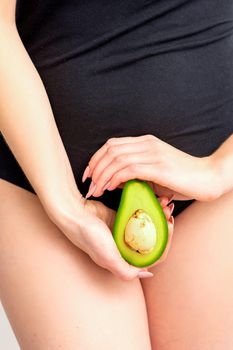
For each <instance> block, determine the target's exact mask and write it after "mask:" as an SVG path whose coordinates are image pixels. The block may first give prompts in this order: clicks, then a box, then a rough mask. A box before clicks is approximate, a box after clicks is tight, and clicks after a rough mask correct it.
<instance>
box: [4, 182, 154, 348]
mask: <svg viewBox="0 0 233 350" xmlns="http://www.w3.org/2000/svg"><path fill="white" fill-rule="evenodd" d="M0 197H1V202H0V203H1V204H0V222H1V231H0V298H1V301H2V303H3V307H4V309H5V311H6V314H7V316H8V318H9V321H10V323H11V325H12V327H13V330H14V332H15V335H16V338H17V339H18V342H19V344H20V347H21V349H22V350H32V349H33V350H58V349H62V350H75V349H85V350H94V349H103V350H109V349H112V350H120V349H122V346H123V348H125V349H128V350H131V349H132V350H141V349H144V350H150V349H151V346H150V337H149V330H148V323H147V313H146V306H145V301H144V296H143V291H142V288H141V284H140V280H139V279H138V278H136V279H133V280H131V281H124V280H122V279H120V278H118V277H116V276H114V275H113V274H112V273H111V272H109V271H108V270H106V269H103V268H102V267H100V266H98V265H97V264H96V263H94V262H93V260H91V258H90V257H89V256H88V255H87V254H86V253H84V252H83V251H82V250H81V249H79V248H78V247H76V246H75V245H74V244H73V243H71V241H70V240H68V238H67V237H66V236H65V235H64V233H62V232H61V231H60V230H59V229H58V228H57V227H56V225H55V224H54V223H53V222H52V221H50V219H49V218H48V216H47V214H46V212H45V211H44V210H43V207H42V205H41V203H40V201H39V200H38V198H37V196H35V195H34V194H32V193H30V192H28V191H26V190H24V189H22V188H19V187H18V186H15V185H13V184H10V183H9V182H7V181H5V180H0Z"/></svg>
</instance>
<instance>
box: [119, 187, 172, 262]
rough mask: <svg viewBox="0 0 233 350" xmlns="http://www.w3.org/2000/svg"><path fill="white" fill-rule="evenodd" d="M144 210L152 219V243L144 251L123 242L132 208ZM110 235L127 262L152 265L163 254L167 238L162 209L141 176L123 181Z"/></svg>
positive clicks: (132, 212) (133, 211) (166, 226)
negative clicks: (148, 250) (154, 242)
mask: <svg viewBox="0 0 233 350" xmlns="http://www.w3.org/2000/svg"><path fill="white" fill-rule="evenodd" d="M138 209H142V210H144V211H145V212H146V213H147V214H148V215H149V216H150V218H151V219H152V221H153V224H154V226H155V229H156V244H155V246H154V247H153V250H152V251H151V252H150V253H148V254H141V253H139V252H137V251H135V250H133V249H131V247H129V245H128V244H127V243H126V242H125V239H124V237H125V227H126V225H127V223H128V221H129V219H130V217H131V216H132V215H133V214H134V213H135V212H136V210H138ZM113 237H114V240H115V242H116V245H117V247H118V249H119V251H120V253H121V256H122V257H123V258H124V259H125V260H126V261H127V262H128V263H130V264H131V265H134V266H138V267H146V266H149V265H152V264H154V263H155V261H157V260H158V259H159V258H160V256H161V255H162V254H163V252H164V250H165V248H166V245H167V241H168V225H167V220H166V217H165V215H164V212H163V209H162V207H161V205H160V203H159V201H158V199H157V198H156V195H155V194H154V192H153V190H152V188H151V187H150V185H149V184H148V183H147V182H145V181H141V180H129V181H127V182H126V184H125V185H124V188H123V191H122V194H121V200H120V204H119V208H118V210H117V213H116V217H115V222H114V227H113Z"/></svg>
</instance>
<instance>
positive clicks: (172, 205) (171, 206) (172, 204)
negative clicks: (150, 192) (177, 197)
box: [168, 203, 175, 215]
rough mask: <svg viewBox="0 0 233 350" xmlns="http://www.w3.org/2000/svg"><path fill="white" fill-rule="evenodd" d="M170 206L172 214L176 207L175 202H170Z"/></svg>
mask: <svg viewBox="0 0 233 350" xmlns="http://www.w3.org/2000/svg"><path fill="white" fill-rule="evenodd" d="M168 208H169V209H170V211H171V215H172V213H173V210H174V208H175V204H174V203H171V204H169V205H168Z"/></svg>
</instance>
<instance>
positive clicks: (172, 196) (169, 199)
mask: <svg viewBox="0 0 233 350" xmlns="http://www.w3.org/2000/svg"><path fill="white" fill-rule="evenodd" d="M174 197H175V195H174V194H172V195H171V196H169V197H168V203H167V204H169V203H170V202H171V201H172V200H173V198H174Z"/></svg>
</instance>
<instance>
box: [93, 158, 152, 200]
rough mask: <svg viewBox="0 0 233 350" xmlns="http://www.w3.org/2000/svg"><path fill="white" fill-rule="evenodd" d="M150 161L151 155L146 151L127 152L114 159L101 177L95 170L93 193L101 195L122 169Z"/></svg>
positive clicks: (107, 165)
mask: <svg viewBox="0 0 233 350" xmlns="http://www.w3.org/2000/svg"><path fill="white" fill-rule="evenodd" d="M149 161H150V155H149V154H148V153H146V152H143V151H142V152H140V151H138V152H136V153H134V152H132V153H125V154H121V155H120V156H118V157H116V158H115V159H113V160H112V162H111V163H109V164H105V165H106V168H104V169H103V171H102V173H101V174H100V175H99V177H97V176H96V170H94V172H93V175H92V179H93V182H94V183H95V185H96V187H95V191H94V192H93V194H92V195H93V196H100V195H101V194H103V192H104V190H105V189H106V188H107V187H108V185H109V180H110V179H111V177H112V176H113V175H114V174H115V173H117V172H119V171H120V170H121V169H123V168H126V167H128V166H130V164H138V163H140V164H144V163H145V164H146V163H149ZM98 166H99V165H98ZM98 166H97V167H98ZM101 166H104V164H101Z"/></svg>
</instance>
